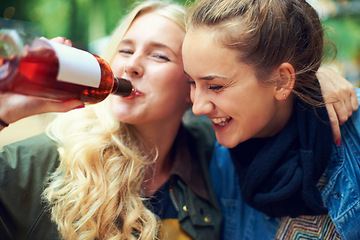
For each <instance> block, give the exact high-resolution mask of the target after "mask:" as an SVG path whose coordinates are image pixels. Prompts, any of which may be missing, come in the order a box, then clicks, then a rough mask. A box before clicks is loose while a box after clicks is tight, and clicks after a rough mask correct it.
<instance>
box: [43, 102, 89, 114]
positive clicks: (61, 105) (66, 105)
mask: <svg viewBox="0 0 360 240" xmlns="http://www.w3.org/2000/svg"><path fill="white" fill-rule="evenodd" d="M83 107H85V105H84V103H83V102H81V101H79V100H69V101H64V102H58V101H48V102H46V104H44V106H43V109H42V111H43V113H45V112H68V111H70V110H73V109H78V108H83Z"/></svg>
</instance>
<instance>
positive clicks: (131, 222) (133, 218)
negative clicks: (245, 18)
mask: <svg viewBox="0 0 360 240" xmlns="http://www.w3.org/2000/svg"><path fill="white" fill-rule="evenodd" d="M148 12H154V13H157V14H160V15H162V16H165V17H167V18H169V19H170V20H172V21H174V22H175V23H177V24H178V25H179V26H181V27H182V28H183V29H184V31H185V8H184V7H182V6H180V5H177V4H174V3H168V2H163V1H146V2H143V3H141V4H140V5H138V6H137V7H135V8H134V10H133V11H131V12H130V13H129V14H128V15H127V16H126V18H125V19H124V20H123V21H122V22H121V24H120V25H119V27H118V28H117V29H116V30H115V31H114V33H113V35H112V38H111V39H110V42H109V44H108V47H107V48H106V49H105V52H104V55H103V57H104V58H105V59H106V60H107V61H108V62H109V63H111V62H112V60H113V57H114V55H115V53H116V52H117V49H118V46H119V43H120V41H121V39H122V38H123V36H124V35H125V33H126V31H127V30H128V29H129V27H130V25H131V23H132V22H133V21H134V20H135V19H136V18H137V17H138V16H140V15H141V14H144V13H148ZM47 134H48V136H49V137H50V138H51V139H53V140H54V141H55V142H56V143H57V144H58V152H59V154H60V158H61V161H60V163H59V166H58V168H57V169H56V170H55V171H54V173H52V175H51V177H50V178H49V181H48V184H47V186H46V188H45V190H44V192H43V198H44V199H45V200H46V201H47V202H48V203H49V208H50V211H51V217H52V220H53V221H54V222H55V223H56V224H57V226H58V229H59V232H60V234H61V236H62V237H63V238H64V239H68V240H72V239H86V240H88V239H129V240H130V239H156V238H157V234H158V231H159V224H158V221H157V217H156V216H155V215H154V214H153V213H152V212H151V211H150V210H148V209H147V208H146V207H145V206H144V204H143V200H144V198H142V196H141V185H142V182H143V179H144V172H145V168H146V166H147V165H148V164H149V163H152V162H153V161H155V159H156V150H155V149H154V147H150V146H149V145H147V144H146V143H145V141H144V140H143V139H141V138H140V137H139V136H138V135H137V133H136V131H135V128H134V127H133V126H132V125H129V124H126V123H122V122H119V121H118V120H117V119H115V118H114V116H113V115H112V112H111V106H110V101H109V99H106V100H105V101H103V102H102V103H99V104H96V105H92V106H87V107H86V108H84V109H81V110H75V111H71V112H69V113H66V114H62V115H60V116H59V117H58V118H57V119H56V120H55V121H54V122H53V123H51V124H50V125H49V127H48V129H47Z"/></svg>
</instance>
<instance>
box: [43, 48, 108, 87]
mask: <svg viewBox="0 0 360 240" xmlns="http://www.w3.org/2000/svg"><path fill="white" fill-rule="evenodd" d="M48 42H49V43H50V44H51V46H52V47H53V48H54V50H55V52H56V55H57V57H58V59H59V73H58V77H57V79H58V80H59V81H62V82H69V83H75V84H79V85H83V86H89V87H95V88H98V87H99V86H100V80H101V69H100V65H99V62H98V61H97V60H96V58H95V57H94V56H93V55H92V54H90V53H88V52H86V51H83V50H80V49H77V48H73V47H69V46H66V45H64V44H60V43H56V42H52V41H48Z"/></svg>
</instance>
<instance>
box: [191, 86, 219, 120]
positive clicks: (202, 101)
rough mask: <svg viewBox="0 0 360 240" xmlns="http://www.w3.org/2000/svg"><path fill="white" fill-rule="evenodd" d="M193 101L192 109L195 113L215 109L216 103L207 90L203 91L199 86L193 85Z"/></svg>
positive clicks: (199, 113)
mask: <svg viewBox="0 0 360 240" xmlns="http://www.w3.org/2000/svg"><path fill="white" fill-rule="evenodd" d="M190 96H191V101H192V102H193V106H192V110H193V113H194V114H195V115H204V114H208V113H210V112H211V111H212V110H214V104H213V103H212V102H211V101H210V98H209V96H208V95H207V94H206V91H201V90H200V89H199V88H196V87H192V88H191V92H190Z"/></svg>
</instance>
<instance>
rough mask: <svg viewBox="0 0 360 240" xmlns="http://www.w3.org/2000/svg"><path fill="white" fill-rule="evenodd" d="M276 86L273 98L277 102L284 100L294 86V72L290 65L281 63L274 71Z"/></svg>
mask: <svg viewBox="0 0 360 240" xmlns="http://www.w3.org/2000/svg"><path fill="white" fill-rule="evenodd" d="M276 75H277V76H276V77H277V86H276V89H275V98H276V99H277V100H278V101H283V100H286V99H287V98H288V97H289V95H290V93H291V91H292V89H293V88H294V85H295V70H294V68H293V66H292V65H291V64H290V63H282V64H281V65H280V66H279V67H278V68H277V70H276Z"/></svg>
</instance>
